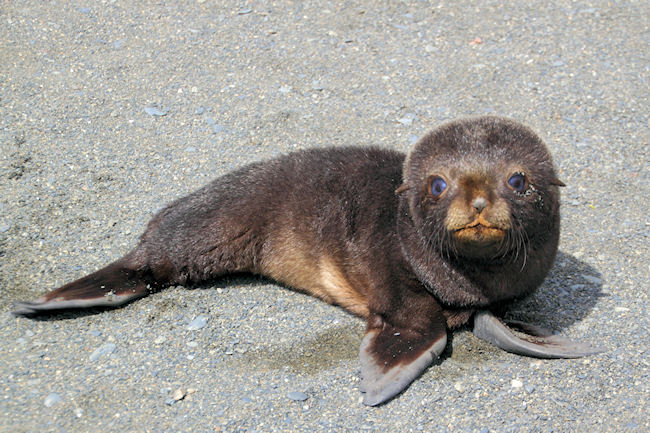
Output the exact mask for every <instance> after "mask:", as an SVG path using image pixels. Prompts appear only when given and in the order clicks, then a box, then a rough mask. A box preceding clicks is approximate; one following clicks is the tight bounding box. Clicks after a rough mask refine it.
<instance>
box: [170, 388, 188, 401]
mask: <svg viewBox="0 0 650 433" xmlns="http://www.w3.org/2000/svg"><path fill="white" fill-rule="evenodd" d="M185 395H186V394H185V391H183V390H182V389H181V388H178V389H177V390H176V391H174V393H173V394H172V398H173V399H174V400H176V401H179V400H182V399H184V398H185Z"/></svg>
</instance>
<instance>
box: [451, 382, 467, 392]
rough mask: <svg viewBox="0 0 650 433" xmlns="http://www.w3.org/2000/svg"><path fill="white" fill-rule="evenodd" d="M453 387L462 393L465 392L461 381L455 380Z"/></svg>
mask: <svg viewBox="0 0 650 433" xmlns="http://www.w3.org/2000/svg"><path fill="white" fill-rule="evenodd" d="M454 389H455V390H456V391H458V392H459V393H461V394H462V393H463V392H465V385H463V383H462V382H456V383H454Z"/></svg>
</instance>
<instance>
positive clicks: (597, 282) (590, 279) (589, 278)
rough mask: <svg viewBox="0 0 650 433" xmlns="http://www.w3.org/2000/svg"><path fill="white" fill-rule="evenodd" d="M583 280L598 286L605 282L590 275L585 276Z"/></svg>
mask: <svg viewBox="0 0 650 433" xmlns="http://www.w3.org/2000/svg"><path fill="white" fill-rule="evenodd" d="M582 278H584V279H585V280H587V282H588V283H591V284H596V285H598V284H602V282H603V280H602V279H601V278H598V277H596V276H593V275H588V274H583V275H582Z"/></svg>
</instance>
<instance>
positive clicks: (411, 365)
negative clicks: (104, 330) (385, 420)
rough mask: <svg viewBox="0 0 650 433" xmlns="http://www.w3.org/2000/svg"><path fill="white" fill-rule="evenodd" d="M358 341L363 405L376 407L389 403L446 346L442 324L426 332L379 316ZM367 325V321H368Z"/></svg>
mask: <svg viewBox="0 0 650 433" xmlns="http://www.w3.org/2000/svg"><path fill="white" fill-rule="evenodd" d="M373 319H374V321H375V322H376V323H377V325H378V326H370V325H369V326H368V329H367V330H366V335H365V337H364V338H363V340H362V341H361V349H360V351H359V358H360V361H361V392H363V393H365V395H364V398H363V403H364V404H366V405H368V406H376V405H379V404H382V403H385V402H386V401H388V400H390V399H391V398H393V397H394V396H396V395H397V394H399V393H400V392H402V391H403V390H405V389H406V388H407V387H408V386H409V385H410V384H411V382H413V381H414V380H415V379H417V377H418V376H420V374H422V372H423V371H424V370H426V368H427V367H429V365H431V363H432V362H433V360H434V359H436V358H437V357H439V356H440V354H441V353H442V352H443V351H444V350H445V346H446V345H447V330H446V327H445V324H444V321H441V323H440V324H439V325H438V326H432V327H431V329H429V330H427V331H426V332H418V331H415V330H412V329H405V328H399V327H394V326H391V325H389V324H388V323H386V322H385V321H384V320H383V319H380V318H379V316H376V317H375V318H373ZM369 323H370V322H369Z"/></svg>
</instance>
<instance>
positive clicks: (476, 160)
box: [404, 117, 560, 261]
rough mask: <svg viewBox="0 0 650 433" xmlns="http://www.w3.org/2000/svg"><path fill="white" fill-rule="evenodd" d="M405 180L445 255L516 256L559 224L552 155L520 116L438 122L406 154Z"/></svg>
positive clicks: (426, 237) (416, 216) (415, 211)
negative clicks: (442, 124) (516, 120)
mask: <svg viewBox="0 0 650 433" xmlns="http://www.w3.org/2000/svg"><path fill="white" fill-rule="evenodd" d="M404 180H405V185H406V186H408V190H409V191H408V194H407V197H408V198H407V199H408V201H409V210H410V213H411V217H412V219H413V221H414V223H415V226H416V228H417V230H418V232H419V233H420V237H421V239H423V242H426V243H427V244H428V245H429V246H430V248H434V249H435V250H437V251H438V252H439V253H440V254H441V255H442V256H447V257H449V256H454V257H465V258H471V259H480V260H483V261H485V260H488V261H491V260H496V259H500V258H503V257H506V256H511V257H512V258H513V259H516V258H518V257H519V255H520V254H521V255H525V254H526V251H527V250H528V249H529V245H530V243H531V242H544V241H545V240H546V239H548V238H549V236H550V235H551V233H552V232H553V231H557V229H558V228H557V227H555V225H557V221H556V218H555V217H554V215H556V211H557V188H556V187H555V185H558V184H560V182H559V181H557V180H556V177H555V173H554V169H553V164H552V161H551V158H550V155H549V154H548V152H547V151H546V148H545V146H544V144H543V143H542V142H541V140H540V139H539V138H538V137H537V136H536V135H535V134H534V133H532V132H531V131H530V130H528V129H527V128H525V127H523V126H521V125H519V124H516V123H514V122H510V121H507V120H504V119H500V118H493V117H485V118H480V119H478V120H475V121H473V122H466V123H463V122H454V123H451V124H449V125H447V126H446V127H441V128H439V129H437V130H436V131H434V133H432V134H430V135H428V136H426V137H424V138H423V139H422V140H421V141H420V142H419V143H418V145H417V146H416V148H415V149H414V151H413V152H412V153H411V155H410V156H409V158H408V159H407V161H406V163H405V169H404Z"/></svg>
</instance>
